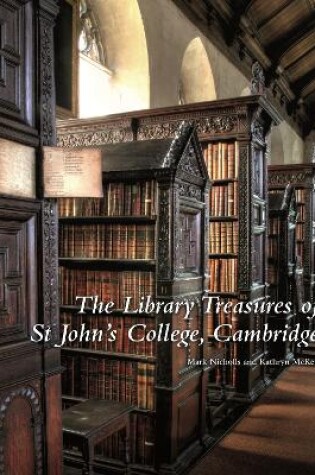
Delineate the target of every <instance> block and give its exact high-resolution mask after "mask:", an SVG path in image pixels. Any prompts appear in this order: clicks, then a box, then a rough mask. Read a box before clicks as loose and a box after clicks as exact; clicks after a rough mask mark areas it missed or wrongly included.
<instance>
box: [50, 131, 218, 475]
mask: <svg viewBox="0 0 315 475" xmlns="http://www.w3.org/2000/svg"><path fill="white" fill-rule="evenodd" d="M102 156H103V184H104V198H102V199H89V198H86V199H82V198H79V199H75V198H74V199H62V200H59V224H60V260H59V263H60V275H61V308H60V312H61V313H60V314H61V323H62V324H69V325H71V328H72V329H73V330H74V329H79V328H80V327H81V325H82V324H85V325H86V329H88V328H89V329H92V328H98V329H102V330H103V332H104V337H103V339H102V341H100V342H92V341H88V342H86V341H84V342H82V343H78V341H76V342H75V343H73V344H71V343H68V344H67V346H66V347H63V349H62V362H63V365H64V366H65V368H66V371H65V372H64V375H63V393H64V395H65V396H66V397H65V401H66V402H67V404H68V403H71V402H72V403H73V402H76V401H77V400H81V399H82V398H83V399H86V398H101V399H113V400H117V401H122V402H126V403H129V404H133V405H134V406H135V410H134V413H133V415H132V421H131V426H132V428H131V466H130V467H129V469H131V471H132V473H152V468H155V469H156V470H158V473H161V474H163V473H165V474H166V473H180V472H181V471H182V470H183V469H185V468H186V467H187V465H188V464H189V462H190V461H191V459H192V458H193V457H194V456H196V455H197V454H198V453H200V452H201V450H203V449H204V444H206V443H207V440H208V439H209V438H208V436H207V430H206V423H205V421H206V406H205V401H206V389H207V378H208V374H207V367H204V366H203V365H201V366H200V365H193V364H190V361H192V360H198V361H201V360H202V359H206V358H207V345H200V346H199V345H198V344H197V342H190V343H189V344H188V345H186V344H185V345H184V344H182V343H180V344H179V346H178V345H177V342H176V341H170V338H169V337H167V335H166V332H173V331H174V332H175V333H179V331H180V332H185V334H187V332H192V331H196V332H198V335H199V337H202V338H204V337H205V335H206V320H205V318H204V314H203V305H202V296H203V295H204V289H205V286H206V285H207V284H208V280H207V275H206V267H207V266H206V264H207V245H208V243H207V240H205V239H204V234H203V233H202V229H204V228H205V229H207V224H208V209H207V203H208V198H209V195H208V193H209V182H208V176H207V171H206V168H205V165H204V161H203V157H202V151H201V148H200V145H199V142H198V141H197V139H196V134H195V132H194V130H193V127H192V126H191V125H186V126H185V125H182V127H181V128H180V130H179V132H178V134H177V135H176V137H175V138H174V139H171V138H169V139H165V140H155V141H143V142H133V143H126V144H124V143H123V144H116V145H107V146H102ZM78 295H91V296H99V300H101V301H102V302H108V301H113V302H114V303H115V308H114V310H113V311H112V313H110V314H108V315H107V314H106V313H105V312H104V313H100V314H98V313H93V310H92V308H91V307H92V301H91V300H90V305H88V307H89V310H87V311H86V313H85V314H82V313H81V314H80V313H78V310H79V307H78V302H75V296H78ZM127 297H132V303H131V308H132V310H133V309H138V308H141V307H139V305H140V304H141V302H145V301H146V299H147V298H149V297H151V298H152V299H153V300H154V302H164V303H165V304H166V303H167V302H168V305H174V304H175V303H176V302H180V301H182V300H183V299H185V301H187V302H190V304H191V305H193V309H192V311H191V313H190V315H189V319H185V318H184V317H185V313H184V309H185V308H184V306H181V308H180V310H179V311H178V312H171V313H170V312H167V311H166V312H165V313H164V312H163V311H162V310H160V311H159V312H158V313H156V312H155V311H149V309H148V308H146V309H143V311H142V312H141V313H140V312H138V313H132V311H131V309H127V310H125V311H124V308H125V305H126V298H127ZM98 303H99V302H98ZM134 325H139V328H138V329H137V330H136V329H135V330H133V335H134V337H135V338H137V339H139V340H141V338H142V336H143V334H144V332H143V326H144V325H145V326H146V333H147V334H151V335H152V334H153V332H159V331H160V332H162V333H161V334H162V337H161V338H162V341H156V339H153V341H150V338H149V340H148V341H138V342H134V341H132V340H131V339H130V335H129V336H128V331H130V329H131V328H132V327H133V326H134ZM108 328H111V329H112V330H115V331H116V332H117V333H116V339H113V338H111V332H106V330H107V329H108ZM163 335H164V336H165V338H164V336H163ZM174 338H175V337H174ZM176 338H178V336H177V337H176ZM176 338H175V340H176ZM186 338H187V335H186ZM113 340H114V341H113ZM209 440H210V439H209ZM97 455H98V461H99V463H101V464H103V466H107V467H110V473H121V472H120V471H119V470H121V469H122V468H121V466H120V465H119V464H118V463H117V461H116V463H115V461H112V462H109V458H113V457H114V458H119V441H117V440H116V439H114V440H113V439H111V440H106V441H105V442H104V444H101V445H99V447H98V450H97ZM150 467H151V468H150ZM150 470H151V471H150Z"/></svg>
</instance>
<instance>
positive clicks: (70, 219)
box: [59, 215, 157, 224]
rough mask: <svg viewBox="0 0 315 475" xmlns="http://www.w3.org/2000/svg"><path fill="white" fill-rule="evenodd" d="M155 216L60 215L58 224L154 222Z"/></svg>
mask: <svg viewBox="0 0 315 475" xmlns="http://www.w3.org/2000/svg"><path fill="white" fill-rule="evenodd" d="M156 220H157V217H156V216H146V215H141V216H140V215H139V216H61V217H60V218H59V223H60V224H72V223H78V224H84V223H86V224H110V223H122V224H155V223H156Z"/></svg>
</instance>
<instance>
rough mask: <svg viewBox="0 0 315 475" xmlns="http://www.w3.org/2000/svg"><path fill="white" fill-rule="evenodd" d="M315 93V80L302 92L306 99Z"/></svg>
mask: <svg viewBox="0 0 315 475" xmlns="http://www.w3.org/2000/svg"><path fill="white" fill-rule="evenodd" d="M314 92H315V78H314V79H313V80H311V81H310V82H309V83H308V84H307V85H306V86H305V87H304V88H303V89H302V92H301V97H303V99H305V98H306V97H308V96H310V95H311V94H313V93H314Z"/></svg>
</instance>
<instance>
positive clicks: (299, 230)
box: [295, 223, 304, 241]
mask: <svg viewBox="0 0 315 475" xmlns="http://www.w3.org/2000/svg"><path fill="white" fill-rule="evenodd" d="M295 236H296V239H297V240H300V241H301V240H303V239H304V226H303V223H297V224H296V228H295Z"/></svg>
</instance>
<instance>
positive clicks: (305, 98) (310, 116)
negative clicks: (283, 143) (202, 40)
mask: <svg viewBox="0 0 315 475" xmlns="http://www.w3.org/2000/svg"><path fill="white" fill-rule="evenodd" d="M173 1H174V3H175V4H176V5H177V6H178V7H179V8H180V9H181V10H182V11H183V12H184V13H185V14H186V16H188V17H189V18H190V19H191V20H192V21H193V22H194V23H195V24H196V25H197V26H198V27H199V29H200V30H201V31H202V32H203V33H204V34H205V35H207V36H208V38H209V39H210V40H211V41H213V42H214V43H215V44H216V45H217V46H218V47H219V48H220V49H221V51H222V52H223V53H225V54H226V55H227V56H228V57H229V58H230V59H231V60H232V61H233V62H234V63H235V64H237V65H238V67H240V68H241V69H242V70H243V72H244V73H245V74H246V75H247V76H248V77H249V78H250V74H251V73H250V66H251V64H252V63H253V62H254V61H258V62H259V63H260V64H261V66H262V67H263V69H264V71H265V76H266V85H267V87H268V88H269V91H270V93H271V95H272V97H273V99H274V100H275V101H278V104H279V105H281V107H282V108H283V113H284V117H285V118H287V117H286V115H287V116H289V117H290V118H291V121H292V122H294V124H295V127H296V128H297V129H298V130H299V131H300V132H304V133H307V132H308V130H309V128H310V127H311V126H312V123H314V120H315V0H272V1H267V0H195V1H194V2H191V1H190V0H173Z"/></svg>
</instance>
